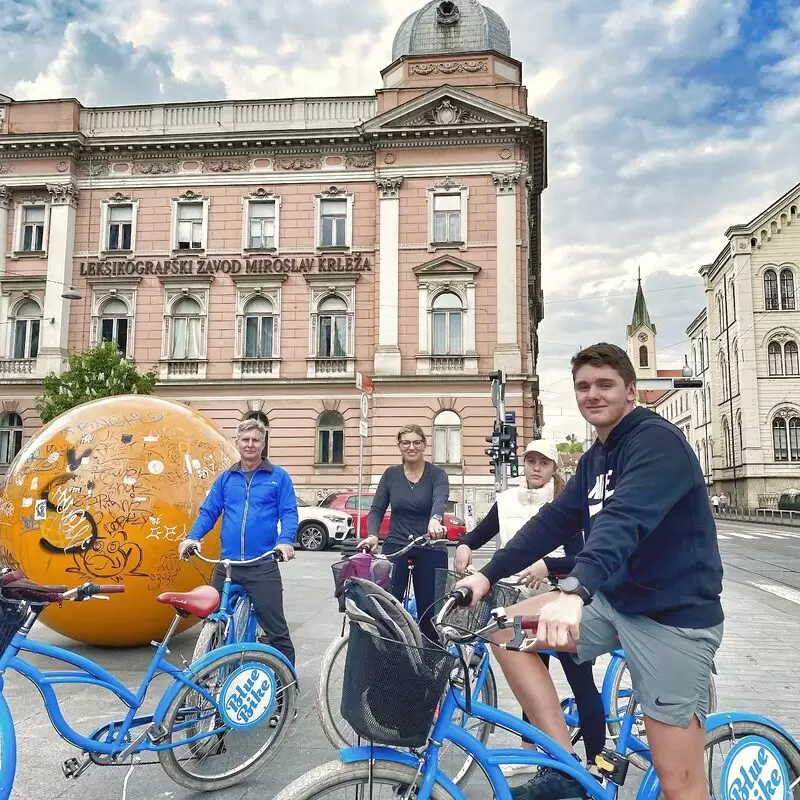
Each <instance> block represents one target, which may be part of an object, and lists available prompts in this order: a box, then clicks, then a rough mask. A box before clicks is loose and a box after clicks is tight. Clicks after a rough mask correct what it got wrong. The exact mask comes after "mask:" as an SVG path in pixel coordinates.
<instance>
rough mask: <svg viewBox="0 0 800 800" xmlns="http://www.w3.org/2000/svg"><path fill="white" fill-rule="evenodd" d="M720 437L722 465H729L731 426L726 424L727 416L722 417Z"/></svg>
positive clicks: (730, 457)
mask: <svg viewBox="0 0 800 800" xmlns="http://www.w3.org/2000/svg"><path fill="white" fill-rule="evenodd" d="M722 439H723V453H724V454H725V456H724V462H723V463H724V465H725V466H726V467H729V466H730V465H731V463H732V455H731V426H730V425H729V424H728V418H727V417H723V418H722Z"/></svg>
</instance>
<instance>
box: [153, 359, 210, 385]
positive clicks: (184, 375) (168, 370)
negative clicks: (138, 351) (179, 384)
mask: <svg viewBox="0 0 800 800" xmlns="http://www.w3.org/2000/svg"><path fill="white" fill-rule="evenodd" d="M207 367H208V361H206V360H205V359H200V358H165V359H162V361H161V362H160V363H159V375H158V377H159V379H160V380H162V381H195V380H205V377H206V369H207Z"/></svg>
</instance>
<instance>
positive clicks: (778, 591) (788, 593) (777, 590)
mask: <svg viewBox="0 0 800 800" xmlns="http://www.w3.org/2000/svg"><path fill="white" fill-rule="evenodd" d="M750 585H751V586H755V587H756V589H761V591H763V592H769V593H770V594H774V595H775V596H776V597H781V598H783V599H784V600H789V601H790V602H792V603H797V605H799V606H800V592H798V591H797V589H790V588H789V587H788V586H777V585H776V584H774V583H756V582H755V581H750Z"/></svg>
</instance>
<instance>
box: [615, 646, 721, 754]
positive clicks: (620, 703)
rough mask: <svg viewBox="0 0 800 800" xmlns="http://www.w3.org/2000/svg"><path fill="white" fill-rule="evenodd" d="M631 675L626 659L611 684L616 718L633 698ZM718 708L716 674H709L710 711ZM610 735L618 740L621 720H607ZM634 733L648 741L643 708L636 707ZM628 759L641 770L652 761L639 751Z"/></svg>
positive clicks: (640, 739)
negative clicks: (639, 753)
mask: <svg viewBox="0 0 800 800" xmlns="http://www.w3.org/2000/svg"><path fill="white" fill-rule="evenodd" d="M631 691H632V687H631V676H630V672H629V671H628V664H627V662H626V661H623V662H622V666H621V667H620V668H619V669H618V670H617V674H616V675H615V676H614V682H613V683H612V685H611V696H610V699H609V708H610V709H611V716H612V717H614V718H619V717H622V716H623V715H624V714H625V711H626V710H627V708H628V702H629V701H630V698H631ZM716 710H717V686H716V684H715V683H714V675H713V674H712V675H709V676H708V713H709V714H713V713H714V712H715V711H716ZM606 724H607V727H608V735H609V736H610V737H611V738H612V739H614V740H615V741H616V739H617V737H618V736H619V730H620V727H621V723H620V722H616V721H613V720H612V719H609V720H607V723H606ZM633 733H634V735H635V736H636V738H637V739H639V741H641V742H647V732H646V731H645V728H644V715H643V714H642V710H641V708H639V707H637V709H636V722H635V723H634V726H633ZM627 756H628V761H630V763H631V764H633V766H634V767H637V768H638V769H641V770H646V769H647V768H648V767H649V766H650V762H649V761H648V760H647V759H646V758H644V756H640V755H638V754H637V753H634V752H630V753H628V754H627Z"/></svg>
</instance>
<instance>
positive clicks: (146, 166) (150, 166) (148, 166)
mask: <svg viewBox="0 0 800 800" xmlns="http://www.w3.org/2000/svg"><path fill="white" fill-rule="evenodd" d="M177 171H178V162H177V161H145V162H144V163H140V162H138V161H135V162H134V163H133V174H134V175H164V174H165V173H170V172H177Z"/></svg>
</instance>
